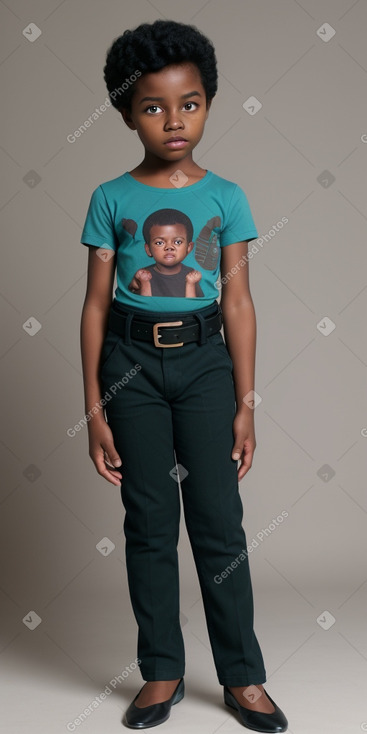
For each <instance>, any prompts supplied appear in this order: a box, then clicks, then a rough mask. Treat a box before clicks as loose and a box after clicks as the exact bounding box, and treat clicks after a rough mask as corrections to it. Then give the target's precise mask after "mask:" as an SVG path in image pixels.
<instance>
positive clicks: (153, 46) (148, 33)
mask: <svg viewBox="0 0 367 734" xmlns="http://www.w3.org/2000/svg"><path fill="white" fill-rule="evenodd" d="M188 62H191V63H194V64H196V66H197V68H198V70H199V73H200V77H201V82H202V85H203V87H204V89H205V94H206V102H207V104H208V102H209V101H210V100H211V99H212V98H213V97H214V95H215V94H216V91H217V87H218V73H217V61H216V57H215V50H214V46H213V44H212V42H211V41H210V40H209V39H208V38H206V36H204V35H203V34H202V33H201V32H200V31H199V30H198V29H197V28H196V27H195V26H193V25H186V24H185V23H178V22H176V21H174V20H156V21H154V23H141V25H139V26H138V27H137V28H135V29H134V30H126V31H124V33H123V34H122V36H119V37H118V38H116V39H115V40H114V41H113V43H112V45H111V47H110V48H109V49H108V51H107V55H106V65H105V67H104V69H103V77H104V80H105V82H106V86H107V89H108V92H109V98H110V102H111V104H112V105H113V106H114V107H115V108H116V109H118V110H119V109H122V108H123V109H127V110H128V111H129V112H131V100H132V96H133V94H134V91H135V84H134V82H136V80H137V79H138V78H139V77H141V76H142V75H143V74H147V73H150V72H154V71H160V69H163V68H164V67H165V66H168V65H169V64H180V63H188Z"/></svg>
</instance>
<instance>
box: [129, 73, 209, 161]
mask: <svg viewBox="0 0 367 734" xmlns="http://www.w3.org/2000/svg"><path fill="white" fill-rule="evenodd" d="M209 108H210V103H209V104H208V108H207V106H206V95H205V90H204V87H203V85H202V83H201V80H200V74H199V70H198V68H197V66H196V65H195V64H192V63H185V64H182V65H181V64H179V65H170V66H166V67H165V68H164V69H161V71H157V72H154V73H150V74H144V75H143V76H142V77H141V78H140V79H138V81H137V82H136V83H135V92H134V94H133V98H132V109H131V113H129V112H127V110H123V109H121V110H120V112H121V115H122V117H123V119H124V121H125V123H126V124H127V125H128V127H129V128H130V129H131V130H136V131H137V133H138V136H139V138H140V140H141V142H142V143H143V145H144V148H145V151H146V153H148V154H149V155H150V157H151V158H152V159H153V158H158V159H160V160H165V161H173V162H175V161H180V160H182V159H184V158H186V157H191V152H192V151H193V150H194V148H195V146H196V145H197V144H198V142H199V141H200V139H201V137H202V135H203V132H204V126H205V121H206V119H207V117H208V114H209ZM172 138H178V139H180V140H176V142H172V143H169V142H168V141H170V140H171V139H172Z"/></svg>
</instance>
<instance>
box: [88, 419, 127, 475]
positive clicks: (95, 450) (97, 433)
mask: <svg viewBox="0 0 367 734" xmlns="http://www.w3.org/2000/svg"><path fill="white" fill-rule="evenodd" d="M88 435H89V456H90V458H91V459H92V461H93V464H94V466H95V467H96V469H97V472H98V474H100V475H101V476H102V477H104V478H105V479H107V481H108V482H111V484H115V485H116V486H120V482H119V481H118V478H120V480H121V479H122V474H121V471H119V470H118V469H114V468H113V467H114V465H115V462H116V461H119V462H120V466H121V459H120V457H119V455H118V453H117V451H116V449H115V446H114V442H113V436H112V431H111V429H110V427H109V425H108V423H106V421H105V420H104V419H102V420H101V419H99V420H98V421H96V420H95V417H94V418H92V420H91V421H90V422H89V423H88ZM108 464H109V465H110V466H109V467H108V466H107V465H108ZM116 479H117V481H116Z"/></svg>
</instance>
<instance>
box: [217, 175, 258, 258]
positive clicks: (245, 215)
mask: <svg viewBox="0 0 367 734" xmlns="http://www.w3.org/2000/svg"><path fill="white" fill-rule="evenodd" d="M235 187H236V188H235V190H234V192H233V194H232V198H231V202H230V205H229V211H228V216H227V217H226V223H225V227H224V228H223V229H222V231H221V233H220V245H221V247H225V246H226V245H232V244H233V243H234V242H242V241H243V240H254V239H255V238H256V237H258V232H257V229H256V227H255V222H254V220H253V217H252V214H251V209H250V205H249V203H248V200H247V196H246V194H245V192H244V191H243V190H242V189H241V187H240V186H238V185H237V184H235Z"/></svg>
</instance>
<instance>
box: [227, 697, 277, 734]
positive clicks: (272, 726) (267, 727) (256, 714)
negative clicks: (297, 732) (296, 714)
mask: <svg viewBox="0 0 367 734" xmlns="http://www.w3.org/2000/svg"><path fill="white" fill-rule="evenodd" d="M264 692H265V693H266V691H265V688H264ZM266 695H267V697H268V699H269V701H271V703H272V704H273V706H274V708H275V711H273V713H272V714H267V713H265V712H263V711H252V710H251V709H247V708H246V706H241V704H240V703H238V701H237V699H236V698H235V697H234V695H233V694H232V693H231V691H230V690H229V688H228V687H227V686H224V703H226V704H227V706H231V708H233V709H236V710H237V711H238V712H239V714H240V717H241V721H242V724H243V725H244V726H247V728H248V729H253V730H254V731H264V732H267V734H270V732H278V731H287V728H288V721H287V719H286V718H285V716H284V714H283V711H281V709H280V708H279V706H277V705H276V703H275V701H273V699H272V698H270V696H269V694H268V693H266Z"/></svg>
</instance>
